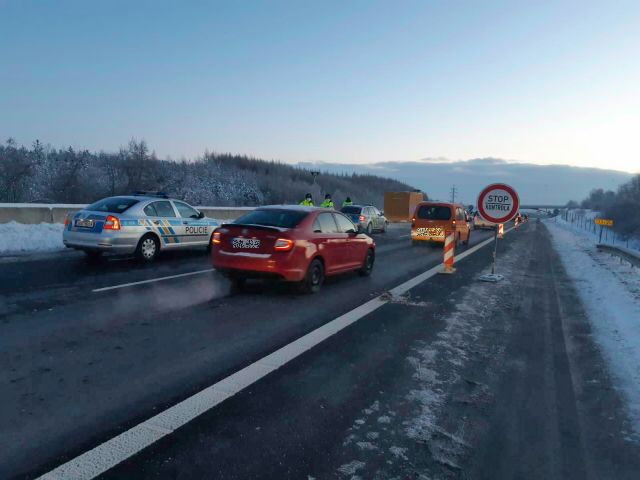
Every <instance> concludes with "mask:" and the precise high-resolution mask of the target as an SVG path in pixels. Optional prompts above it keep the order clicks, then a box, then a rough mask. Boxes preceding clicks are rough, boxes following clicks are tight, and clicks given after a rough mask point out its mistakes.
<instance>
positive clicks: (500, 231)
mask: <svg viewBox="0 0 640 480" xmlns="http://www.w3.org/2000/svg"><path fill="white" fill-rule="evenodd" d="M498 238H504V223H499V224H498Z"/></svg>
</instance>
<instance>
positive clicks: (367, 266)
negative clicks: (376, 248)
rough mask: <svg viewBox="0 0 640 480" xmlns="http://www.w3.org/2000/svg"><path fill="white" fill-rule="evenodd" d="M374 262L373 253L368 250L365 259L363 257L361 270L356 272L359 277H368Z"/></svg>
mask: <svg viewBox="0 0 640 480" xmlns="http://www.w3.org/2000/svg"><path fill="white" fill-rule="evenodd" d="M375 260H376V256H375V253H373V250H371V249H369V250H368V251H367V255H366V257H364V262H363V263H362V268H360V270H358V273H359V274H360V276H362V277H368V276H369V275H371V272H372V271H373V264H374V262H375Z"/></svg>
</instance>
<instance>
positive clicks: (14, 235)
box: [0, 222, 64, 255]
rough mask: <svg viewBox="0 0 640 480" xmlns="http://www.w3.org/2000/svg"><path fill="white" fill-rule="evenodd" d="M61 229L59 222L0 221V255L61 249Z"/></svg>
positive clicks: (62, 246)
mask: <svg viewBox="0 0 640 480" xmlns="http://www.w3.org/2000/svg"><path fill="white" fill-rule="evenodd" d="M63 229H64V225H62V224H61V223H40V224H33V225H27V224H24V223H18V222H9V223H0V255H4V254H11V253H25V252H46V251H53V250H60V249H63V248H64V244H63V243H62V230H63Z"/></svg>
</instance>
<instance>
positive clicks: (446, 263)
mask: <svg viewBox="0 0 640 480" xmlns="http://www.w3.org/2000/svg"><path fill="white" fill-rule="evenodd" d="M442 251H443V256H444V259H443V261H442V273H453V272H455V271H456V269H455V268H453V257H454V255H455V251H456V233H455V232H445V238H444V248H443V249H442Z"/></svg>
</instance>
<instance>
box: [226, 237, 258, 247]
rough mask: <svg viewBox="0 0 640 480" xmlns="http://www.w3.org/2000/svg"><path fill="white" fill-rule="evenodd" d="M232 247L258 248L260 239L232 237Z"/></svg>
mask: <svg viewBox="0 0 640 480" xmlns="http://www.w3.org/2000/svg"><path fill="white" fill-rule="evenodd" d="M231 246H232V247H233V248H260V240H258V239H257V238H234V239H232V240H231Z"/></svg>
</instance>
